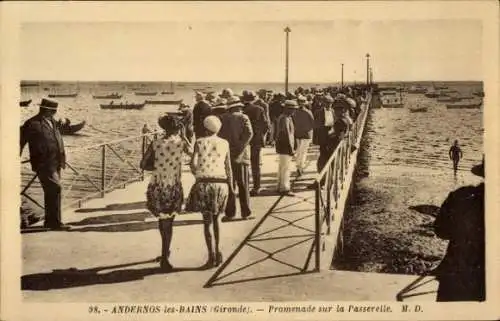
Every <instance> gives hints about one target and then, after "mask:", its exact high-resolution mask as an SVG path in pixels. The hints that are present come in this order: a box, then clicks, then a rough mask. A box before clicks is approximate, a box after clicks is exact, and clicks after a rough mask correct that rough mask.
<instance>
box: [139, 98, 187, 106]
mask: <svg viewBox="0 0 500 321" xmlns="http://www.w3.org/2000/svg"><path fill="white" fill-rule="evenodd" d="M180 103H182V99H178V100H146V104H150V105H179V104H180Z"/></svg>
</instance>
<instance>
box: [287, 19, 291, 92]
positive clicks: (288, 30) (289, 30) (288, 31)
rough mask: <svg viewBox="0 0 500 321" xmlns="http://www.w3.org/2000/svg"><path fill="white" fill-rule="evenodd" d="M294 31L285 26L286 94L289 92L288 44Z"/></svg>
mask: <svg viewBox="0 0 500 321" xmlns="http://www.w3.org/2000/svg"><path fill="white" fill-rule="evenodd" d="M290 32H292V29H290V27H288V26H287V27H286V28H285V34H286V56H285V94H288V45H289V34H290Z"/></svg>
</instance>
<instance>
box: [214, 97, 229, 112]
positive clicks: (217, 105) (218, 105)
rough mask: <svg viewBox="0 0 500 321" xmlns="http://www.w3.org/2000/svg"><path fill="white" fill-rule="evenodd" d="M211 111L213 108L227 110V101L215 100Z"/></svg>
mask: <svg viewBox="0 0 500 321" xmlns="http://www.w3.org/2000/svg"><path fill="white" fill-rule="evenodd" d="M212 108H213V109H215V108H224V109H226V108H227V99H224V98H221V97H219V98H217V100H216V101H215V104H214V105H213V106H212Z"/></svg>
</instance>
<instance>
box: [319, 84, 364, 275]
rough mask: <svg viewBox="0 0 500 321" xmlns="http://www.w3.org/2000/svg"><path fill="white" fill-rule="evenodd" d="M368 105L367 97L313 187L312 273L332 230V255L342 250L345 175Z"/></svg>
mask: <svg viewBox="0 0 500 321" xmlns="http://www.w3.org/2000/svg"><path fill="white" fill-rule="evenodd" d="M370 102H371V94H370V93H369V94H368V100H367V102H365V103H364V104H363V107H362V111H361V113H360V114H359V115H358V117H357V119H356V121H355V122H354V123H353V124H352V126H351V129H350V131H349V133H348V136H347V137H345V138H344V139H343V140H342V141H341V142H340V143H339V144H338V145H337V147H336V148H335V151H334V152H333V154H332V156H331V157H330V158H329V159H328V161H327V162H326V164H325V166H324V167H323V169H322V171H321V172H320V173H319V174H318V175H317V177H316V181H315V183H316V184H315V185H316V190H315V220H316V221H315V231H316V235H315V259H316V262H315V263H316V269H317V270H319V269H320V266H321V262H320V261H321V252H322V251H324V250H325V243H326V241H327V238H330V237H332V236H331V232H332V230H335V231H337V233H338V234H337V240H336V241H335V242H333V243H334V244H336V246H335V248H334V249H333V250H334V251H335V253H333V254H334V256H335V254H337V253H341V252H342V249H343V235H342V233H343V226H342V224H343V223H342V222H343V220H342V216H343V211H344V206H345V205H346V204H345V203H346V201H347V195H348V193H349V191H350V188H351V186H350V185H351V184H350V183H351V180H350V179H349V177H348V175H352V174H353V173H352V171H351V172H349V166H350V162H352V161H353V158H352V157H351V155H352V153H353V152H354V151H355V150H356V149H359V148H360V142H361V136H362V135H363V130H364V127H365V122H366V117H367V115H368V109H369V106H370ZM334 221H336V222H337V227H338V228H337V229H333V228H332V222H334Z"/></svg>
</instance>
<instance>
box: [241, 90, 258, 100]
mask: <svg viewBox="0 0 500 321" xmlns="http://www.w3.org/2000/svg"><path fill="white" fill-rule="evenodd" d="M255 98H257V96H256V95H255V93H254V92H253V91H251V90H244V91H243V95H242V96H241V100H242V101H244V102H251V101H254V100H255Z"/></svg>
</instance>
